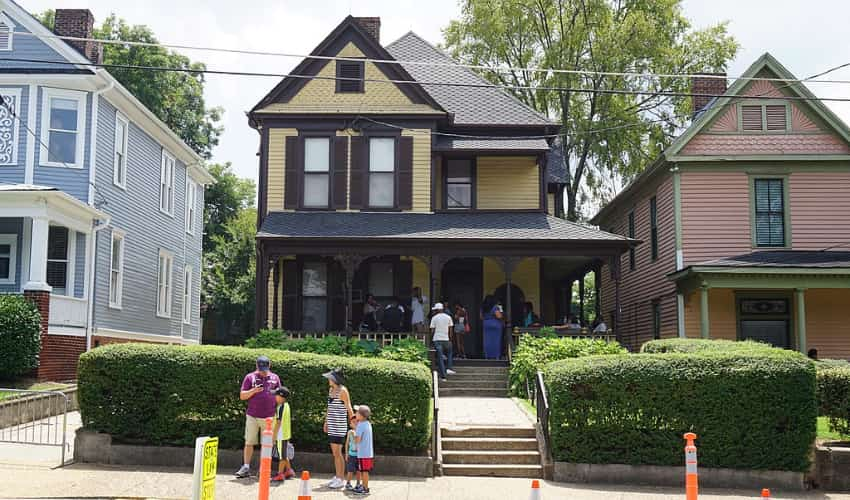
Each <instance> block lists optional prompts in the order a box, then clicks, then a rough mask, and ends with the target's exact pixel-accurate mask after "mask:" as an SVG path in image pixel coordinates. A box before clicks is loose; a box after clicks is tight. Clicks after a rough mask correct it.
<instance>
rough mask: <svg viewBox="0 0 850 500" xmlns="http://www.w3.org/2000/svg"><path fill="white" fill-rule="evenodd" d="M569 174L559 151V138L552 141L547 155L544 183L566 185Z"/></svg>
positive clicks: (562, 152)
mask: <svg viewBox="0 0 850 500" xmlns="http://www.w3.org/2000/svg"><path fill="white" fill-rule="evenodd" d="M568 176H569V172H568V171H567V162H565V161H564V151H563V150H562V149H561V138H560V137H558V138H556V139H555V140H554V141H552V146H551V147H550V148H549V154H548V155H547V157H546V182H549V183H553V182H554V183H558V184H566V183H567V177H568Z"/></svg>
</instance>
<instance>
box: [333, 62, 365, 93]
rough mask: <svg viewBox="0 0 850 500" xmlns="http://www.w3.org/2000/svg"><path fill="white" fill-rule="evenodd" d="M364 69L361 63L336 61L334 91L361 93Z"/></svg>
mask: <svg viewBox="0 0 850 500" xmlns="http://www.w3.org/2000/svg"><path fill="white" fill-rule="evenodd" d="M364 69H365V68H364V64H363V61H337V62H336V76H337V80H336V91H337V92H338V93H342V92H363V87H364V85H363V83H364Z"/></svg>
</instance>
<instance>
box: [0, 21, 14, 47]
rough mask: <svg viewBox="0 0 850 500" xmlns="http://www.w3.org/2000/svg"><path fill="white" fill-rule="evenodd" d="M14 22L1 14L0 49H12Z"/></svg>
mask: <svg viewBox="0 0 850 500" xmlns="http://www.w3.org/2000/svg"><path fill="white" fill-rule="evenodd" d="M12 26H13V25H12V23H11V22H10V21H9V19H8V18H7V17H6V16H5V15H3V14H0V50H12Z"/></svg>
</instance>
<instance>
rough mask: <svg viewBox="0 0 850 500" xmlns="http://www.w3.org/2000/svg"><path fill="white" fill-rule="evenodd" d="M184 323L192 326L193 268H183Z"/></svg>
mask: <svg viewBox="0 0 850 500" xmlns="http://www.w3.org/2000/svg"><path fill="white" fill-rule="evenodd" d="M183 323H184V324H187V325H190V324H192V266H186V267H185V268H183Z"/></svg>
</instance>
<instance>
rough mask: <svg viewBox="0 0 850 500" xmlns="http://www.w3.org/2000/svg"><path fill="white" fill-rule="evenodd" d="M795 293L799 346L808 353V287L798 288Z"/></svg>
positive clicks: (801, 350)
mask: <svg viewBox="0 0 850 500" xmlns="http://www.w3.org/2000/svg"><path fill="white" fill-rule="evenodd" d="M794 295H795V297H796V299H797V300H796V302H797V315H796V320H797V321H796V322H797V348H798V349H799V350H800V352H801V353H803V354H806V289H805V288H797V289H796V290H794Z"/></svg>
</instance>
